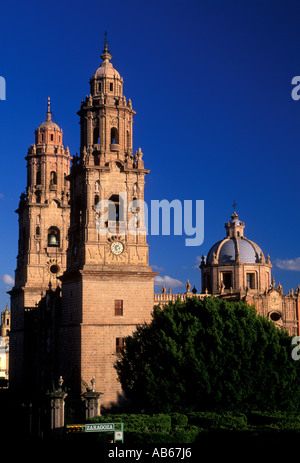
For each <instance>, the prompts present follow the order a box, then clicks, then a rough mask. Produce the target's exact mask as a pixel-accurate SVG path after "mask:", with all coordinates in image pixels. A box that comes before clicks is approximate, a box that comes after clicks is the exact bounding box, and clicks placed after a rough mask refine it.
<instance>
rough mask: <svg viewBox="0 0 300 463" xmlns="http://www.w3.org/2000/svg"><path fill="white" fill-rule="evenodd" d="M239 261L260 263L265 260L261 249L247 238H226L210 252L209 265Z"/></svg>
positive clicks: (208, 256)
mask: <svg viewBox="0 0 300 463" xmlns="http://www.w3.org/2000/svg"><path fill="white" fill-rule="evenodd" d="M238 257H239V259H240V260H241V262H243V263H251V264H255V263H259V262H261V259H262V258H264V255H263V252H262V250H261V249H260V247H259V246H258V245H257V244H256V243H254V242H253V241H250V240H248V239H247V238H245V237H241V238H237V237H231V238H225V239H224V240H222V241H219V242H218V243H216V244H214V245H213V246H212V247H211V249H210V250H209V252H208V255H207V261H206V263H207V264H211V263H213V259H215V261H216V262H215V263H218V264H232V263H234V262H236V261H237V260H238Z"/></svg>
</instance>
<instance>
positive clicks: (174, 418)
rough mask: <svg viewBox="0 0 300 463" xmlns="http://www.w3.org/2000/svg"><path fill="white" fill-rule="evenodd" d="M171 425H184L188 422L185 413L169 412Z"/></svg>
mask: <svg viewBox="0 0 300 463" xmlns="http://www.w3.org/2000/svg"><path fill="white" fill-rule="evenodd" d="M170 417H171V422H172V427H173V426H186V425H187V424H188V417H187V415H183V414H182V413H170Z"/></svg>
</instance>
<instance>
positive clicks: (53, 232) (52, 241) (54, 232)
mask: <svg viewBox="0 0 300 463" xmlns="http://www.w3.org/2000/svg"><path fill="white" fill-rule="evenodd" d="M47 245H48V246H49V247H59V245H60V233H59V229H58V228H57V227H50V228H49V230H48V238H47Z"/></svg>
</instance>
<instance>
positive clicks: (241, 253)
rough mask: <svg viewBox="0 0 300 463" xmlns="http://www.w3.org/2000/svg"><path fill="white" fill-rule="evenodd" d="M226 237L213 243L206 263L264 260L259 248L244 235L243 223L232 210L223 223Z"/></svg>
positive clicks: (253, 262) (248, 262)
mask: <svg viewBox="0 0 300 463" xmlns="http://www.w3.org/2000/svg"><path fill="white" fill-rule="evenodd" d="M225 228H226V230H227V237H226V238H224V239H223V240H221V241H218V242H217V243H215V244H214V245H213V246H212V247H211V248H210V250H209V252H208V254H207V259H206V264H207V265H210V264H233V263H235V262H242V263H247V264H256V263H261V262H264V261H265V257H264V254H263V252H262V250H261V248H260V247H259V246H258V245H257V244H256V243H254V242H253V241H251V240H249V239H247V238H246V237H245V236H244V228H245V224H244V223H243V222H241V221H240V220H239V216H238V215H237V213H236V212H235V211H234V213H233V214H232V216H231V220H230V221H229V222H227V223H226V224H225Z"/></svg>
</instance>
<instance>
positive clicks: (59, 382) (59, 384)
mask: <svg viewBox="0 0 300 463" xmlns="http://www.w3.org/2000/svg"><path fill="white" fill-rule="evenodd" d="M63 384H64V380H63V378H62V376H60V377H59V380H58V389H57V390H58V391H59V392H61V391H62V385H63Z"/></svg>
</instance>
